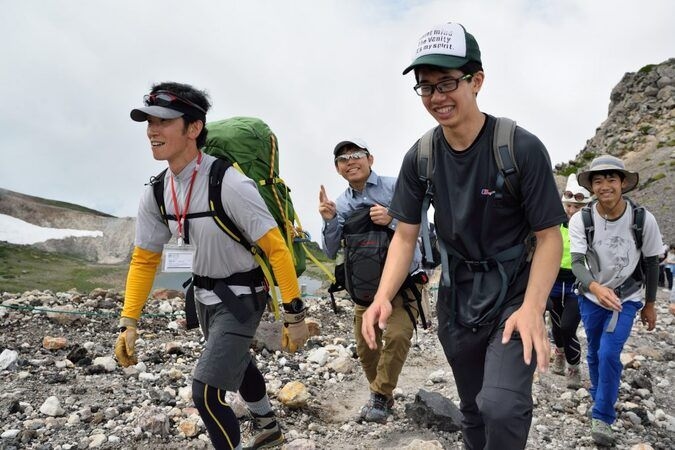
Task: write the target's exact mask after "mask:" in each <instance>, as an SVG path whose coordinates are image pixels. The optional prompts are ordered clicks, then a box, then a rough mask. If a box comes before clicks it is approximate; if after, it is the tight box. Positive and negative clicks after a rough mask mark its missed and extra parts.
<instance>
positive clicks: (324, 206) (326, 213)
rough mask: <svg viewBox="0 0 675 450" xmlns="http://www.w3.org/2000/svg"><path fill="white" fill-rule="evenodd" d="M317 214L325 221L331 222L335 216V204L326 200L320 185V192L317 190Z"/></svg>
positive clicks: (324, 191) (323, 189)
mask: <svg viewBox="0 0 675 450" xmlns="http://www.w3.org/2000/svg"><path fill="white" fill-rule="evenodd" d="M319 214H321V217H322V218H323V220H326V221H328V220H331V219H332V218H333V217H335V215H336V214H337V209H336V206H335V202H334V201H332V200H330V199H329V198H328V195H327V194H326V188H325V187H324V186H323V184H322V185H321V190H319Z"/></svg>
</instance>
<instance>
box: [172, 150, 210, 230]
mask: <svg viewBox="0 0 675 450" xmlns="http://www.w3.org/2000/svg"><path fill="white" fill-rule="evenodd" d="M201 162H202V153H201V152H199V156H197V164H196V165H195V168H194V169H193V170H192V178H191V179H190V187H189V188H188V192H187V198H186V199H185V209H183V212H182V213H181V212H180V209H179V208H178V199H177V198H176V188H175V187H174V185H173V175H172V176H171V177H169V180H170V184H171V199H172V200H173V210H174V213H175V214H176V221H177V222H178V242H179V243H182V242H183V237H184V236H183V223H184V222H185V217H186V216H187V212H188V208H189V207H190V197H191V196H192V186H193V185H194V184H195V178H196V177H197V172H198V171H199V165H200V164H201Z"/></svg>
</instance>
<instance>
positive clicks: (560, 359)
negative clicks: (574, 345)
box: [551, 347, 565, 375]
mask: <svg viewBox="0 0 675 450" xmlns="http://www.w3.org/2000/svg"><path fill="white" fill-rule="evenodd" d="M551 372H553V373H555V374H557V375H564V374H565V351H564V350H563V349H561V348H558V347H556V348H555V350H554V352H553V364H552V365H551Z"/></svg>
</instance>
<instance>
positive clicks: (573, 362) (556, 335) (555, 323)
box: [547, 173, 591, 389]
mask: <svg viewBox="0 0 675 450" xmlns="http://www.w3.org/2000/svg"><path fill="white" fill-rule="evenodd" d="M590 201H591V194H590V193H589V192H588V191H587V190H586V189H584V188H583V187H581V186H579V183H577V176H576V174H574V173H573V174H570V176H569V177H567V186H565V190H564V191H563V195H562V204H563V207H564V208H565V213H566V214H567V218H568V219H570V218H571V217H572V216H573V215H574V214H575V213H576V212H577V211H579V210H581V208H583V207H584V206H585V205H586V204H588V202H590ZM560 233H561V234H562V238H563V256H562V260H561V261H560V269H559V270H558V276H557V278H556V279H555V283H554V284H553V289H552V290H551V293H550V294H549V305H548V308H547V309H548V311H549V313H550V314H551V334H552V335H553V341H554V342H555V346H556V348H555V350H554V357H553V367H552V369H551V371H552V372H553V373H556V374H558V375H563V374H565V375H566V377H567V387H568V388H570V389H578V388H580V387H581V370H580V368H579V362H580V361H581V344H580V343H579V339H578V338H577V328H578V327H579V322H580V321H581V316H580V315H579V303H578V301H577V294H576V293H575V289H574V283H575V281H576V279H575V278H574V274H573V273H572V256H571V254H570V235H569V227H568V223H567V222H565V223H564V224H562V225H561V226H560ZM565 363H567V367H565ZM566 369H567V370H566Z"/></svg>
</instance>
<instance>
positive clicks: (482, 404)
mask: <svg viewBox="0 0 675 450" xmlns="http://www.w3.org/2000/svg"><path fill="white" fill-rule="evenodd" d="M458 300H459V299H458ZM460 301H461V300H460ZM519 306H520V305H515V306H507V307H505V308H504V311H503V312H502V313H501V315H500V318H499V320H495V321H494V322H493V323H492V324H491V325H486V326H481V327H476V328H467V327H465V326H462V325H459V324H458V323H450V315H449V311H448V306H447V302H444V301H440V299H439V302H438V303H437V311H438V338H439V340H440V342H441V345H442V346H443V350H444V352H445V356H446V358H447V359H448V362H449V363H450V367H452V372H453V374H454V377H455V383H456V384H457V391H458V393H459V398H460V410H461V411H462V414H463V415H464V419H463V422H462V425H463V427H462V437H463V440H464V446H465V447H466V448H467V449H469V450H480V449H488V450H497V449H499V450H516V449H523V448H525V444H526V443H527V436H528V434H529V431H530V424H531V423H532V378H533V374H534V370H535V368H536V366H537V364H536V363H537V357H536V355H535V354H534V352H533V354H532V363H531V364H530V365H529V366H528V365H526V364H525V362H524V361H523V344H522V341H521V340H520V336H518V334H517V333H514V335H513V336H512V337H511V340H510V341H509V343H508V344H506V345H504V344H502V343H501V340H502V334H503V331H504V323H505V322H506V319H508V317H509V316H510V315H511V313H513V311H515V310H516V309H517V308H518V307H519Z"/></svg>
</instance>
